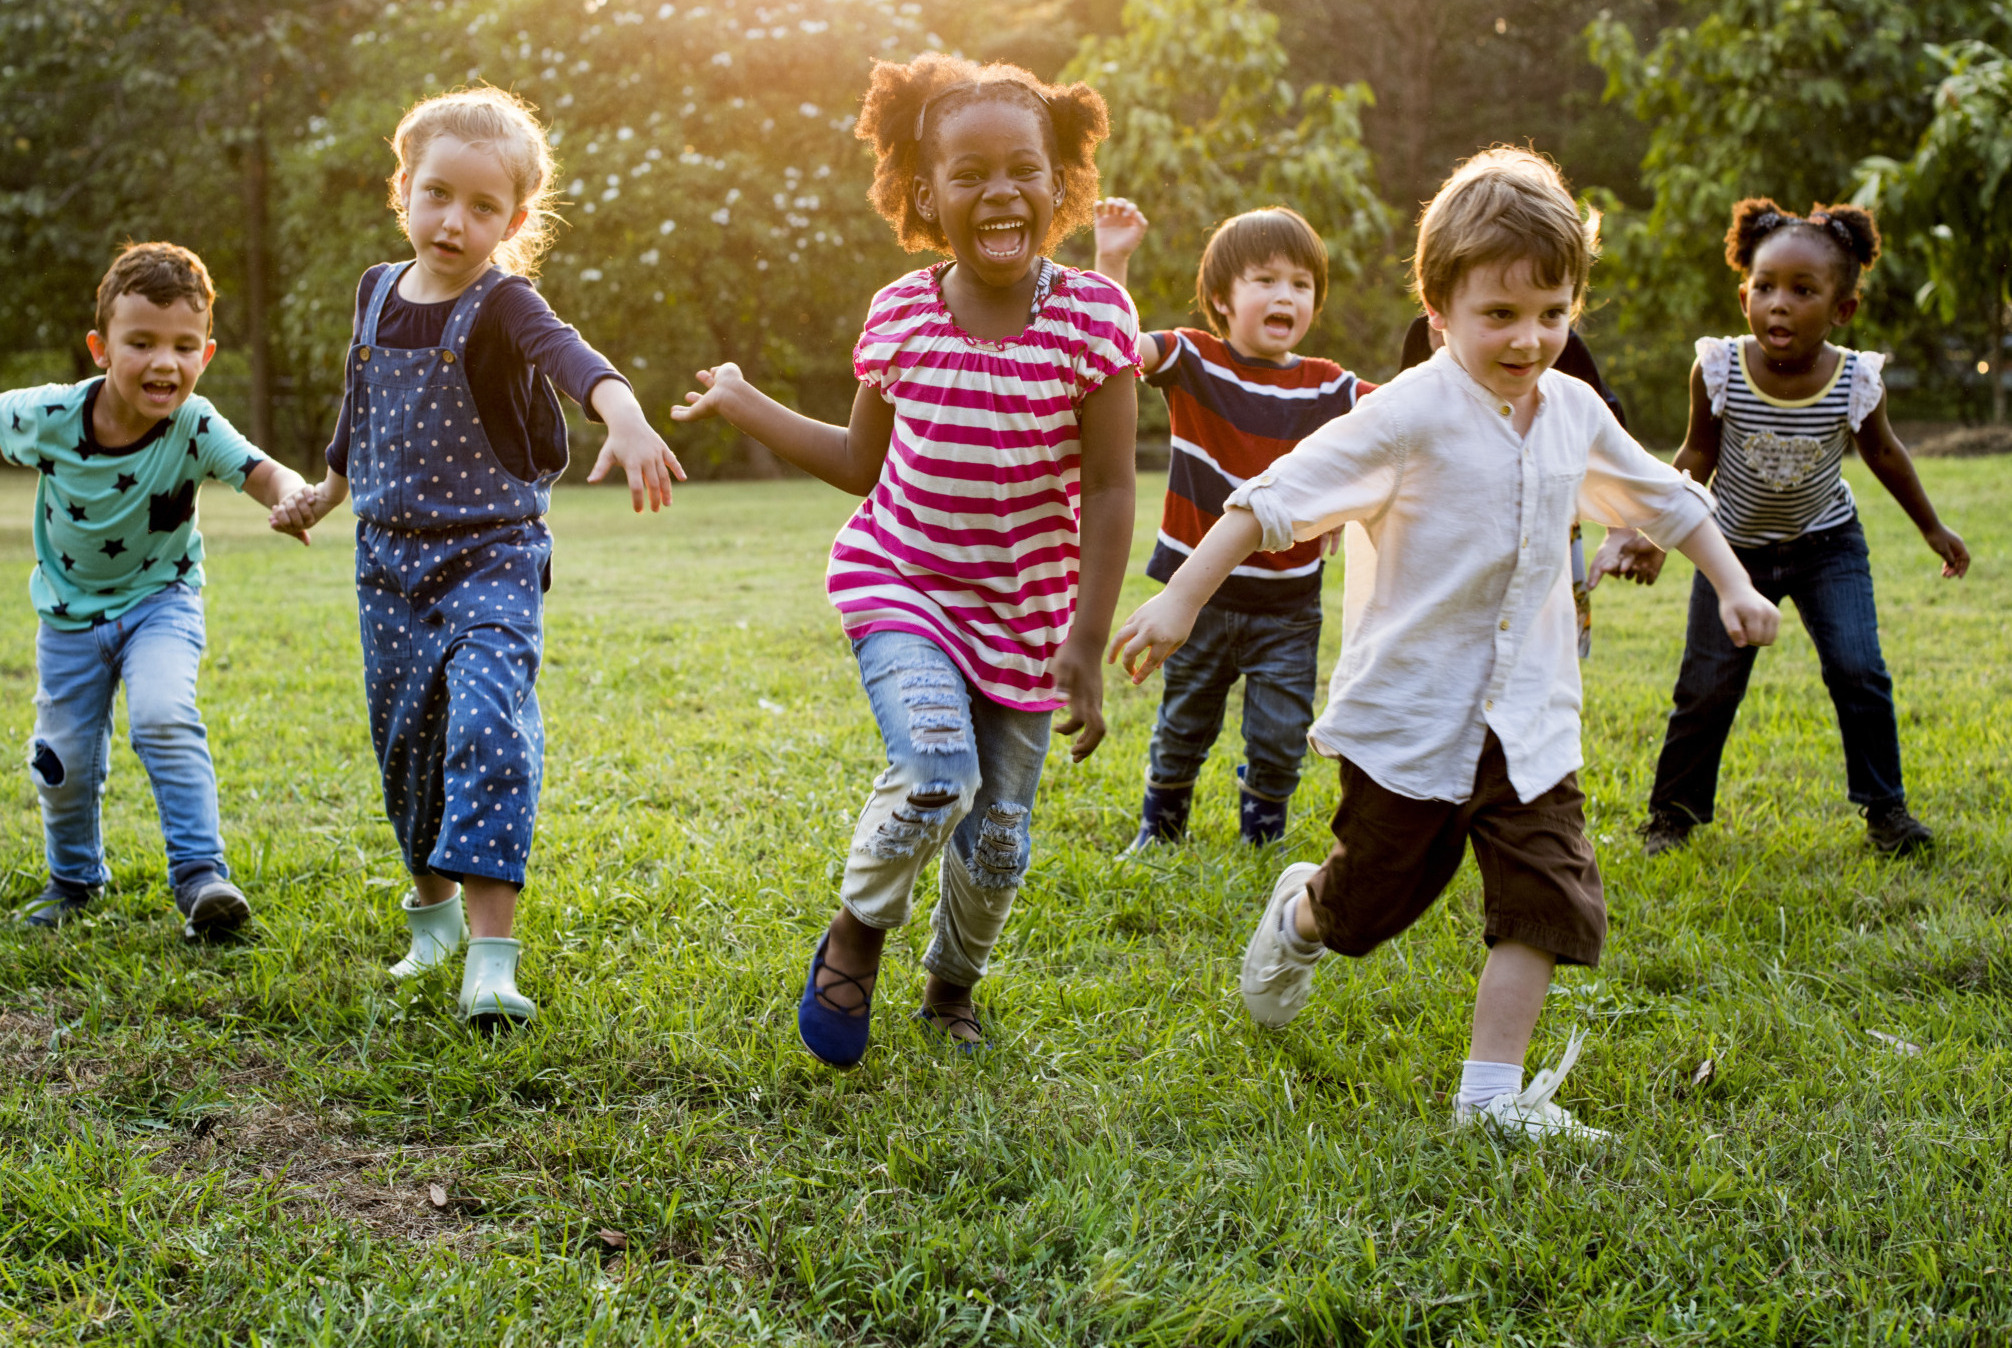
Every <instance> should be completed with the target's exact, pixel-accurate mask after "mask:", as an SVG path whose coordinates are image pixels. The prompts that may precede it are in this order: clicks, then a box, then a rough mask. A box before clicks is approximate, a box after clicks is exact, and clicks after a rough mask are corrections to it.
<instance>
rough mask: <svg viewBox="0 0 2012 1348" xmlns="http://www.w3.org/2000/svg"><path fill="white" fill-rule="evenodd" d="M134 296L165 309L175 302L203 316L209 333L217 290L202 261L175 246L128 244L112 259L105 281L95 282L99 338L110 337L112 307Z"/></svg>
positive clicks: (170, 244) (180, 247)
mask: <svg viewBox="0 0 2012 1348" xmlns="http://www.w3.org/2000/svg"><path fill="white" fill-rule="evenodd" d="M129 292H130V293H136V294H140V295H144V296H146V297H147V298H148V299H149V300H151V301H153V302H154V303H155V304H158V305H160V306H161V307H162V308H164V309H165V308H166V307H167V306H168V305H170V304H173V303H174V302H175V301H176V300H187V301H188V302H189V307H190V308H191V309H194V310H195V311H196V312H197V313H199V314H201V315H202V316H203V330H204V331H206V332H207V331H208V330H209V326H210V321H211V309H212V308H213V306H214V305H215V304H216V302H217V288H216V287H215V286H213V285H211V284H210V269H209V268H208V267H205V266H204V265H203V260H202V259H201V258H199V257H197V256H196V255H195V254H194V253H192V252H190V251H189V250H188V249H186V248H184V247H182V246H181V245H180V244H178V243H129V244H127V245H126V246H125V247H124V248H122V249H120V250H119V255H118V256H117V257H116V258H114V259H112V265H111V266H110V267H109V268H107V269H106V271H105V279H104V280H102V281H100V282H98V313H97V327H98V335H99V336H101V337H104V338H106V339H107V340H109V339H110V338H111V335H112V306H113V305H114V304H115V303H117V302H118V298H119V296H121V295H124V294H127V293H129Z"/></svg>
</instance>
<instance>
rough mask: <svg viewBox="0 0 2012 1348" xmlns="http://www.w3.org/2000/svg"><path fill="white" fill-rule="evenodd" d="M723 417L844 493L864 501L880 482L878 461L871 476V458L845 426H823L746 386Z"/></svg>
mask: <svg viewBox="0 0 2012 1348" xmlns="http://www.w3.org/2000/svg"><path fill="white" fill-rule="evenodd" d="M719 411H720V415H721V416H723V417H725V418H726V419H727V421H729V422H731V423H732V424H733V427H734V429H736V430H738V431H739V432H741V434H743V435H746V436H748V437H749V438H751V439H754V440H758V441H760V442H761V443H762V444H764V445H766V446H768V447H769V448H770V449H771V450H773V451H774V452H775V453H777V454H780V455H781V456H782V457H783V458H785V459H787V460H788V461H789V462H791V463H793V464H795V465H796V466H797V467H798V468H801V469H803V470H804V471H805V472H806V473H809V474H810V475H811V476H812V477H816V478H820V479H822V480H823V481H825V482H828V483H830V484H831V485H832V486H834V487H837V488H838V489H839V490H840V491H843V492H849V493H851V494H852V495H854V496H864V495H866V494H867V493H868V492H870V491H872V490H873V484H874V483H875V482H877V481H879V480H880V463H879V461H878V460H877V459H876V460H875V462H874V463H873V464H872V467H871V470H870V471H869V470H868V469H867V467H866V465H865V464H864V462H863V459H864V457H865V456H863V455H859V454H855V453H854V452H853V446H852V443H851V441H852V436H851V433H850V432H849V431H848V430H847V428H846V427H844V426H834V425H832V424H831V423H830V422H828V421H818V420H815V419H814V418H811V417H807V416H805V415H803V413H801V412H797V411H793V410H791V409H790V408H787V407H784V406H783V405H782V404H781V403H779V402H777V401H776V400H775V399H773V398H771V397H769V396H768V395H767V394H766V393H763V392H762V391H761V390H760V389H758V388H755V387H754V386H753V385H751V384H741V385H739V386H738V387H737V388H736V389H735V391H734V396H733V397H732V398H731V399H730V400H728V401H727V402H725V403H723V404H722V405H721V407H720V409H719Z"/></svg>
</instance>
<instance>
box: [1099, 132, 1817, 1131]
mask: <svg viewBox="0 0 2012 1348" xmlns="http://www.w3.org/2000/svg"><path fill="white" fill-rule="evenodd" d="M1597 229H1598V224H1597V220H1595V221H1591V222H1588V221H1583V220H1581V219H1580V217H1579V213H1578V209H1577V207H1576V206H1575V205H1574V203H1573V201H1572V197H1571V194H1570V193H1569V192H1567V191H1566V189H1565V185H1564V182H1563V180H1562V179H1561V178H1560V177H1559V174H1558V170H1557V168H1556V167H1555V166H1554V165H1553V164H1551V162H1550V161H1549V160H1546V159H1543V158H1540V157H1539V156H1537V155H1535V154H1532V153H1530V152H1529V151H1525V150H1511V149H1494V150H1490V151H1487V152H1486V153H1483V154H1480V155H1477V156H1475V157H1474V158H1472V159H1470V160H1468V161H1467V162H1466V163H1464V164H1463V165H1461V166H1460V167H1459V168H1457V169H1456V170H1455V171H1454V173H1453V176H1452V177H1450V178H1448V179H1447V181H1446V183H1445V185H1444V186H1443V187H1441V188H1440V189H1439V193H1438V195H1437V196H1435V197H1434V198H1433V200H1432V202H1431V204H1430V205H1429V206H1428V207H1427V208H1426V211H1425V214H1424V216H1423V218H1422V219H1421V220H1420V222H1419V228H1418V250H1417V255H1416V261H1415V263H1414V272H1415V274H1414V284H1415V287H1416V289H1417V291H1418V294H1419V297H1420V299H1421V300H1422V301H1423V302H1424V305H1425V308H1426V311H1427V313H1428V314H1430V315H1431V319H1432V324H1433V326H1434V327H1436V328H1438V329H1439V330H1440V331H1441V332H1442V333H1443V334H1444V335H1445V339H1446V345H1445V349H1443V350H1442V351H1440V352H1439V353H1438V354H1437V355H1435V356H1434V357H1433V358H1432V359H1431V360H1430V361H1429V362H1427V363H1426V364H1424V365H1421V366H1418V367H1417V368H1415V369H1411V370H1407V371H1405V372H1404V373H1403V374H1401V375H1399V376H1398V377H1397V378H1396V379H1395V380H1393V381H1391V382H1390V383H1389V384H1386V385H1384V386H1383V388H1381V389H1379V390H1378V391H1377V393H1376V394H1375V396H1373V397H1370V398H1366V399H1364V400H1363V402H1362V404H1361V406H1359V407H1358V408H1357V409H1356V410H1355V411H1354V412H1352V413H1350V414H1349V415H1348V416H1346V417H1343V418H1341V419H1340V420H1338V421H1333V422H1330V423H1328V424H1327V425H1326V426H1324V427H1322V428H1321V429H1320V430H1318V431H1316V432H1314V434H1313V435H1312V436H1310V437H1308V438H1307V439H1306V440H1304V441H1302V442H1301V444H1300V446H1299V448H1297V449H1295V450H1294V451H1293V452H1292V453H1290V454H1288V455H1286V456H1285V457H1284V458H1282V459H1280V460H1279V461H1278V462H1277V463H1275V464H1273V465H1272V466H1271V468H1270V469H1268V470H1267V471H1265V472H1264V473H1261V474H1260V475H1258V476H1257V477H1255V478H1253V479H1252V480H1251V481H1249V482H1247V483H1245V484H1244V485H1243V486H1242V487H1239V488H1238V489H1237V490H1236V491H1235V492H1233V493H1231V495H1230V497H1229V499H1228V501H1227V502H1225V506H1226V508H1225V510H1224V512H1223V518H1222V520H1221V521H1220V522H1219V523H1218V524H1217V525H1216V526H1215V527H1214V528H1213V529H1211V530H1210V531H1209V534H1208V537H1207V538H1205V539H1204V540H1203V541H1202V545H1201V546H1200V547H1199V548H1197V549H1195V551H1194V554H1193V555H1192V556H1191V557H1189V559H1188V560H1187V562H1186V563H1184V564H1183V565H1182V567H1181V569H1180V570H1179V571H1178V572H1176V573H1175V575H1174V578H1173V580H1172V581H1171V582H1169V583H1168V585H1167V588H1166V590H1165V591H1164V592H1163V593H1161V594H1160V595H1158V596H1157V597H1155V598H1154V599H1152V600H1150V601H1148V602H1147V603H1146V604H1145V605H1144V606H1142V607H1141V608H1140V609H1139V611H1138V612H1136V613H1134V614H1133V615H1132V616H1131V617H1130V618H1129V619H1127V620H1126V622H1125V624H1124V626H1123V627H1122V628H1120V629H1119V631H1118V634H1117V636H1116V638H1115V639H1114V640H1113V642H1112V645H1111V657H1112V658H1113V659H1117V658H1119V656H1120V655H1122V657H1123V659H1124V661H1125V664H1126V668H1127V669H1129V670H1131V672H1132V674H1133V678H1134V680H1135V681H1136V680H1137V679H1139V678H1143V677H1144V676H1145V674H1146V673H1147V672H1148V671H1149V670H1151V669H1152V668H1153V667H1154V666H1155V665H1157V664H1159V663H1160V661H1162V660H1164V659H1166V657H1167V656H1168V655H1169V654H1171V653H1172V652H1173V650H1175V649H1176V648H1177V647H1179V645H1180V644H1181V642H1182V641H1184V640H1185V639H1186V638H1187V634H1188V632H1189V631H1190V630H1191V628H1192V627H1193V625H1194V621H1195V615H1196V614H1197V613H1198V612H1199V611H1200V609H1201V607H1202V605H1203V604H1204V603H1205V602H1206V601H1207V600H1208V597H1209V595H1210V594H1212V593H1213V592H1214V590H1215V588H1216V587H1217V585H1219V584H1220V583H1221V581H1222V579H1223V577H1225V576H1226V575H1228V574H1229V573H1230V571H1231V569H1232V568H1234V567H1235V566H1236V565H1237V564H1238V563H1240V562H1241V561H1242V560H1243V559H1244V557H1245V556H1246V555H1247V554H1248V553H1249V552H1250V551H1251V550H1252V549H1254V548H1258V547H1265V548H1278V547H1282V546H1284V545H1285V544H1286V543H1287V542H1289V541H1291V540H1293V539H1295V538H1298V539H1308V538H1315V537H1318V536H1319V535H1321V534H1323V533H1325V532H1327V531H1328V530H1330V529H1333V528H1335V527H1336V526H1337V525H1340V524H1342V523H1344V522H1346V521H1350V520H1356V521H1360V522H1361V523H1362V525H1363V526H1364V528H1365V530H1366V531H1367V533H1368V535H1369V540H1370V542H1371V544H1372V545H1373V553H1371V552H1369V551H1365V552H1364V553H1363V554H1362V555H1363V557H1364V558H1365V559H1366V560H1367V561H1368V564H1369V566H1370V568H1371V574H1369V575H1367V576H1360V577H1359V576H1355V575H1351V577H1350V579H1351V580H1352V581H1356V582H1358V583H1360V584H1363V585H1365V586H1366V587H1367V589H1368V594H1369V598H1368V600H1367V602H1366V603H1365V604H1364V606H1363V608H1362V609H1361V611H1360V616H1359V617H1358V618H1357V619H1356V620H1355V621H1354V622H1353V623H1352V624H1351V626H1350V630H1349V633H1348V642H1347V645H1346V647H1345V649H1344V651H1343V654H1342V659H1341V662H1340V665H1339V666H1338V667H1337V668H1336V670H1335V674H1334V683H1333V686H1332V688H1331V690H1330V693H1329V697H1328V704H1327V710H1326V712H1324V713H1323V714H1322V716H1321V719H1320V720H1319V721H1318V722H1317V723H1316V724H1315V726H1314V729H1313V740H1314V743H1315V747H1316V748H1318V749H1320V750H1321V751H1322V752H1323V753H1325V754H1327V755H1329V756H1331V757H1334V758H1337V759H1339V760H1340V764H1341V801H1340V804H1339V806H1338V807H1337V808H1336V810H1335V815H1334V836H1335V845H1334V849H1333V851H1332V852H1330V853H1329V855H1328V858H1327V860H1326V862H1325V863H1323V864H1322V865H1320V866H1312V865H1308V864H1304V863H1301V864H1298V865H1293V866H1288V867H1286V869H1285V871H1284V873H1283V874H1281V875H1280V876H1279V879H1278V883H1277V884H1276V885H1275V886H1274V888H1273V889H1272V893H1271V900H1270V902H1269V904H1267V906H1266V908H1265V912H1264V916H1263V918H1262V919H1260V920H1259V923H1258V927H1257V931H1256V932H1255V933H1254V934H1253V935H1252V937H1251V939H1250V944H1249V947H1248V949H1247V950H1246V951H1245V953H1244V966H1243V979H1242V988H1243V998H1244V1005H1245V1007H1246V1008H1247V1009H1248V1010H1249V1011H1250V1014H1251V1016H1252V1017H1253V1018H1254V1019H1256V1020H1257V1021H1258V1022H1259V1023H1260V1024H1263V1025H1268V1026H1280V1025H1284V1024H1285V1023H1286V1022H1288V1021H1290V1020H1291V1019H1292V1018H1293V1017H1294V1016H1295V1015H1297V1014H1298V1013H1299V1010H1300V1008H1301V1007H1302V1006H1304V1005H1305V1003H1306V1000H1307V996H1308V994H1309V993H1310V991H1311V989H1312V983H1313V971H1314V966H1315V964H1316V962H1317V961H1318V960H1319V958H1320V956H1321V954H1322V953H1323V950H1324V949H1331V950H1337V951H1340V952H1342V953H1343V954H1347V955H1357V956H1359V955H1366V954H1368V953H1369V952H1370V951H1371V950H1373V949H1374V948H1375V947H1376V946H1377V945H1378V944H1380V943H1381V942H1383V941H1387V940H1389V939H1390V938H1392V937H1394V936H1396V935H1397V934H1398V933H1399V932H1402V931H1403V930H1404V929H1405V928H1407V927H1409V926H1410V925H1411V924H1412V923H1413V922H1415V921H1417V920H1418V918H1419V917H1420V916H1421V915H1422V914H1423V913H1424V912H1425V910H1426V909H1427V908H1428V907H1430V906H1431V904H1432V903H1433V901H1434V900H1435V899H1437V898H1438V896H1439V894H1440V892H1441V891H1442V890H1443V889H1444V888H1445V887H1446V885H1447V883H1448V882H1449V881H1450V880H1451V879H1452V878H1453V873H1454V871H1455V870H1456V869H1457V868H1458V866H1459V864H1460V858H1461V854H1462V853H1463V852H1464V850H1465V848H1466V844H1467V842H1468V840H1469V839H1470V837H1471V839H1472V841H1473V843H1474V848H1475V855H1476V858H1477V859H1478V861H1479V862H1480V869H1481V886H1482V905H1483V910H1484V913H1485V917H1484V924H1483V928H1482V931H1483V936H1484V939H1485V940H1486V941H1487V943H1488V945H1489V946H1490V947H1491V949H1490V951H1489V955H1488V961H1487V965H1486V967H1485V968H1484V969H1483V971H1482V974H1481V982H1480V987H1479V989H1478V990H1477V992H1476V995H1475V1003H1474V1024H1473V1040H1472V1045H1471V1047H1470V1050H1469V1053H1468V1059H1467V1062H1466V1064H1465V1066H1464V1068H1463V1070H1462V1074H1461V1084H1460V1092H1459V1096H1458V1098H1457V1100H1456V1102H1455V1106H1454V1118H1455V1120H1456V1122H1459V1123H1463V1124H1464V1123H1472V1122H1477V1121H1482V1120H1486V1121H1488V1122H1490V1123H1492V1124H1493V1125H1495V1126H1496V1127H1498V1128H1501V1129H1504V1130H1508V1131H1510V1132H1518V1131H1520V1132H1524V1133H1528V1134H1531V1135H1543V1134H1547V1133H1568V1134H1572V1135H1575V1136H1581V1137H1594V1138H1597V1137H1600V1136H1604V1134H1601V1133H1600V1132H1598V1130H1595V1129H1590V1128H1587V1127H1585V1126H1584V1125H1582V1124H1579V1123H1577V1122H1575V1121H1574V1120H1573V1119H1572V1117H1571V1115H1570V1114H1569V1113H1567V1112H1566V1111H1565V1110H1563V1109H1561V1108H1559V1107H1558V1106H1557V1105H1555V1104H1553V1103H1552V1096H1553V1095H1555V1094H1556V1092H1557V1089H1558V1086H1559V1084H1560V1083H1561V1082H1562V1081H1563V1079H1564V1076H1565V1072H1566V1070H1567V1069H1568V1068H1569V1067H1570V1066H1571V1063H1572V1061H1573V1059H1574V1058H1575V1057H1576V1055H1577V1052H1578V1049H1579V1046H1580V1042H1581V1040H1580V1037H1579V1036H1576V1035H1575V1036H1574V1037H1573V1039H1572V1042H1571V1044H1570V1045H1569V1046H1568V1047H1567V1049H1566V1052H1565V1057H1564V1059H1563V1060H1562V1061H1561V1063H1560V1064H1559V1066H1558V1067H1557V1069H1555V1070H1554V1071H1550V1072H1544V1073H1540V1074H1539V1075H1538V1077H1537V1079H1536V1080H1535V1081H1533V1082H1532V1083H1531V1085H1530V1087H1529V1089H1528V1090H1519V1087H1520V1086H1521V1085H1522V1075H1523V1057H1524V1054H1525V1052H1526V1051H1527V1049H1528V1046H1529V1041H1530V1034H1531V1031H1532V1029H1533V1028H1534V1027H1535V1026H1536V1022H1537V1013H1538V1012H1539V1010H1541V1009H1542V1007H1543V1004H1544V994H1545V991H1546V989H1547V988H1548V987H1549V986H1550V982H1551V972H1552V966H1553V965H1554V963H1556V962H1558V961H1563V962H1565V963H1570V964H1594V963H1596V962H1597V961H1598V960H1599V957H1600V948H1601V945H1602V944H1603V942H1604V940H1605V937H1606V927H1607V915H1606V904H1605V900H1604V898H1603V896H1602V893H1601V888H1600V873H1599V868H1598V867H1597V865H1596V864H1595V863H1594V859H1593V850H1592V847H1591V846H1590V845H1589V843H1588V842H1587V839H1586V828H1585V811H1584V805H1585V797H1584V796H1583V795H1582V794H1581V793H1580V791H1579V787H1578V782H1577V779H1576V772H1575V770H1576V769H1577V768H1578V766H1579V764H1580V762H1581V761H1582V760H1581V757H1580V753H1579V663H1578V658H1577V653H1576V651H1575V650H1574V640H1573V616H1572V594H1571V586H1570V581H1569V578H1568V575H1567V569H1566V539H1567V535H1568V533H1569V530H1570V526H1571V522H1572V520H1573V518H1574V517H1575V516H1577V515H1584V516H1586V517H1588V518H1591V519H1594V520H1600V521H1604V522H1607V523H1609V524H1632V525H1636V526H1639V527H1641V528H1643V529H1645V530H1647V531H1648V533H1649V534H1650V535H1652V536H1653V537H1655V538H1657V539H1659V540H1661V541H1663V542H1666V543H1670V544H1673V545H1675V546H1677V547H1679V548H1681V549H1682V550H1683V551H1684V553H1685V555H1686V556H1688V557H1690V558H1691V559H1692V560H1693V561H1695V562H1697V564H1698V565H1699V567H1700V568H1701V569H1703V570H1704V571H1706V572H1708V573H1709V574H1710V575H1711V576H1712V577H1713V579H1714V581H1715V582H1716V583H1717V585H1718V593H1719V594H1720V595H1721V596H1722V600H1721V602H1720V605H1719V614H1720V617H1721V620H1722V621H1723V622H1724V624H1725V627H1726V631H1727V633H1728V634H1729V636H1730V637H1731V639H1732V640H1733V641H1734V642H1736V643H1745V642H1761V643H1765V642H1768V641H1771V640H1773V639H1774V631H1775V623H1776V621H1777V618H1778V616H1779V615H1777V614H1776V613H1775V610H1774V606H1773V605H1771V604H1769V603H1768V602H1767V601H1766V600H1765V599H1763V598H1761V597H1760V595H1759V594H1758V593H1757V592H1756V591H1755V590H1754V588H1753V586H1752V584H1751V583H1750V582H1749V581H1748V580H1747V578H1746V573H1745V572H1743V571H1742V570H1741V569H1740V565H1739V562H1738V561H1737V560H1736V559H1735V558H1734V556H1733V554H1732V551H1731V549H1729V548H1728V547H1727V546H1726V542H1725V540H1724V539H1723V538H1721V537H1720V536H1719V532H1718V529H1717V528H1716V527H1715V526H1714V525H1713V524H1712V522H1711V508H1710V498H1709V497H1708V496H1707V495H1706V494H1705V491H1704V489H1703V488H1702V487H1699V486H1698V485H1697V484H1696V483H1694V482H1691V481H1690V480H1689V479H1687V478H1684V477H1681V476H1679V475H1678V474H1677V473H1675V472H1673V471H1672V470H1671V469H1669V468H1668V467H1667V466H1665V465H1664V464H1662V463H1661V462H1659V461H1658V460H1656V459H1654V458H1652V457H1651V456H1650V455H1649V454H1648V453H1647V452H1646V451H1644V450H1643V449H1642V448H1641V446H1639V445H1637V444H1636V443H1635V442H1634V441H1633V440H1631V439H1629V438H1628V435H1627V432H1625V431H1623V430H1622V429H1621V428H1620V426H1619V425H1618V424H1617V423H1616V422H1615V421H1614V418H1613V416H1612V414H1611V413H1609V412H1608V411H1607V409H1606V407H1605V406H1604V405H1603V404H1602V403H1601V401H1600V399H1599V396H1598V395H1597V394H1595V393H1594V392H1593V391H1592V389H1590V388H1588V387H1587V386H1586V385H1585V384H1583V383H1581V382H1580V381H1579V380H1576V379H1572V378H1570V377H1568V376H1565V375H1561V374H1558V373H1557V372H1556V371H1554V370H1552V369H1551V365H1552V364H1553V362H1554V361H1556V359H1557V357H1558V353H1559V351H1560V350H1561V349H1562V348H1563V347H1564V345H1565V339H1566V334H1567V332H1568V331H1569V329H1570V324H1571V322H1572V319H1573V317H1574V316H1575V315H1576V314H1577V312H1578V310H1579V308H1580V305H1581V303H1582V302H1583V299H1584V294H1585V288H1586V275H1587V271H1588V269H1589V268H1590V267H1591V265H1592V260H1593V252H1594V247H1595V240H1596V237H1597Z"/></svg>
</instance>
